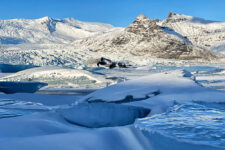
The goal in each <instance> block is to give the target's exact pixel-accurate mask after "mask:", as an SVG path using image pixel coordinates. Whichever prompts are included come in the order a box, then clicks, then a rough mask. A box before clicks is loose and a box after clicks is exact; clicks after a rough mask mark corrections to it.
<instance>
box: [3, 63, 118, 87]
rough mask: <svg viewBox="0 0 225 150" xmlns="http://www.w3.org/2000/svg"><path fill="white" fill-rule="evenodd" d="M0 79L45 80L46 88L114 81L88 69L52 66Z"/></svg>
mask: <svg viewBox="0 0 225 150" xmlns="http://www.w3.org/2000/svg"><path fill="white" fill-rule="evenodd" d="M1 80H2V81H35V82H45V83H48V88H99V87H105V86H106V85H108V84H113V83H115V82H116V81H112V80H110V79H105V76H104V75H99V74H94V73H91V72H89V71H85V70H79V69H70V68H62V67H53V66H51V67H49V66H46V67H38V68H32V69H27V70H24V71H20V72H18V73H15V74H12V75H8V76H5V77H3V78H1Z"/></svg>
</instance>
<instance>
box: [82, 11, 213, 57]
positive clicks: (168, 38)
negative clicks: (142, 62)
mask: <svg viewBox="0 0 225 150" xmlns="http://www.w3.org/2000/svg"><path fill="white" fill-rule="evenodd" d="M171 15H172V14H171ZM158 22H159V20H150V19H149V18H148V17H146V16H144V15H143V14H141V15H139V16H138V17H137V18H136V19H135V20H134V22H133V23H132V24H131V25H130V26H128V27H127V28H125V29H124V30H123V31H121V32H119V33H117V34H115V35H114V36H112V37H107V36H106V37H104V38H99V39H95V40H93V39H91V40H86V41H85V43H86V45H87V47H88V48H90V49H92V50H94V51H103V52H113V53H121V54H122V53H130V54H132V55H137V56H151V57H158V58H167V59H188V60H189V59H190V60H192V59H213V58H214V57H215V56H214V54H213V53H211V52H210V51H208V50H205V49H202V48H200V47H195V46H194V45H192V43H191V42H190V41H189V40H188V39H187V38H186V37H183V36H182V35H180V34H179V33H177V32H175V31H173V30H172V29H170V28H168V27H161V26H160V25H158Z"/></svg>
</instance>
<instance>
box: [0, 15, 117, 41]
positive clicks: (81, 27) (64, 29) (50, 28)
mask: <svg viewBox="0 0 225 150" xmlns="http://www.w3.org/2000/svg"><path fill="white" fill-rule="evenodd" d="M111 29H113V26H112V25H109V24H102V23H89V22H81V21H78V20H75V19H73V18H66V19H53V18H50V17H43V18H40V19H34V20H32V19H12V20H0V43H1V44H22V43H35V44H43V43H45V44H46V43H47V44H49V43H57V44H61V43H70V42H72V41H74V40H77V39H82V38H87V37H90V36H94V35H98V34H101V33H104V32H108V31H110V30H111Z"/></svg>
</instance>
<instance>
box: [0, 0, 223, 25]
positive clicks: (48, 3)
mask: <svg viewBox="0 0 225 150" xmlns="http://www.w3.org/2000/svg"><path fill="white" fill-rule="evenodd" d="M170 11H173V12H176V13H182V14H187V15H192V16H197V17H201V18H205V19H208V20H215V21H224V22H225V0H0V19H12V18H28V19H35V18H41V17H44V16H49V17H52V18H67V17H73V18H76V19H79V20H82V21H91V22H104V23H110V24H113V25H114V26H123V27H125V26H127V25H129V24H130V23H131V22H132V21H133V20H134V18H135V17H136V16H138V15H139V14H140V13H143V14H145V15H146V16H148V17H149V18H152V19H156V18H158V19H164V18H166V17H167V15H168V13H169V12H170Z"/></svg>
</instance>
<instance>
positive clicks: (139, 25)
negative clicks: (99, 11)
mask: <svg viewBox="0 0 225 150" xmlns="http://www.w3.org/2000/svg"><path fill="white" fill-rule="evenodd" d="M157 21H158V20H151V19H149V18H148V17H146V16H144V15H143V14H140V15H139V16H138V17H137V18H136V19H135V20H134V21H133V22H132V24H131V25H129V26H128V27H127V28H126V29H125V31H127V32H132V33H135V34H145V33H149V32H154V30H155V29H156V30H157V29H160V27H159V26H158V25H157V24H156V22H157Z"/></svg>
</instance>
